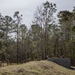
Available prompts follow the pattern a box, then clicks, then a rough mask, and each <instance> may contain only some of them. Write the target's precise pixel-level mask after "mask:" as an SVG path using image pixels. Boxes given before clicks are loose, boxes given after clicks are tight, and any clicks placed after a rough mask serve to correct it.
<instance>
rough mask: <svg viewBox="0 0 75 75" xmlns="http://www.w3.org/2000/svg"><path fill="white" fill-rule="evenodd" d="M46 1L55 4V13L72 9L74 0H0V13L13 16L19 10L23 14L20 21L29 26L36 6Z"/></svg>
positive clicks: (74, 3)
mask: <svg viewBox="0 0 75 75" xmlns="http://www.w3.org/2000/svg"><path fill="white" fill-rule="evenodd" d="M46 1H49V2H51V3H55V4H56V5H57V13H58V12H59V11H61V10H69V11H72V10H73V7H74V6H75V0H0V13H1V14H2V15H3V16H5V15H9V16H13V14H14V12H15V11H19V12H20V14H22V15H23V16H22V18H23V20H22V22H23V23H24V24H25V25H26V26H27V27H30V25H31V23H32V21H33V17H34V13H35V11H36V9H37V7H38V6H40V5H41V4H42V3H45V2H46Z"/></svg>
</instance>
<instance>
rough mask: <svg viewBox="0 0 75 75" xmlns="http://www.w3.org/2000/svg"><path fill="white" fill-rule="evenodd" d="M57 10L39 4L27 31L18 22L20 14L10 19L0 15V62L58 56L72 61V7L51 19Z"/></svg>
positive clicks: (74, 56) (74, 20)
mask: <svg viewBox="0 0 75 75" xmlns="http://www.w3.org/2000/svg"><path fill="white" fill-rule="evenodd" d="M57 10H58V9H57V5H56V4H55V3H50V2H48V1H46V2H45V3H42V4H41V6H39V7H37V9H36V11H35V12H34V19H33V21H32V25H31V27H30V28H27V26H26V25H25V24H23V23H22V16H23V14H20V11H15V12H14V13H13V17H11V16H9V15H5V16H3V15H2V13H0V61H2V62H6V63H7V64H12V63H17V64H19V63H25V62H28V61H34V60H46V59H47V58H48V57H60V56H62V55H64V57H68V58H71V59H75V7H74V8H73V10H72V11H68V10H63V11H60V12H58V14H57V18H55V17H54V14H55V13H56V11H57ZM57 20H58V21H57ZM57 22H58V23H57Z"/></svg>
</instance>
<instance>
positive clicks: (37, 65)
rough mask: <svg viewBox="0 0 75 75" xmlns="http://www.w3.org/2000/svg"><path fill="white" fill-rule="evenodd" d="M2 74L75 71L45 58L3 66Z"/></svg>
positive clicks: (70, 73)
mask: <svg viewBox="0 0 75 75" xmlns="http://www.w3.org/2000/svg"><path fill="white" fill-rule="evenodd" d="M0 75H75V71H73V70H69V69H66V68H64V67H62V66H59V65H57V64H55V63H53V62H50V61H46V60H45V61H33V62H28V63H25V64H22V65H12V66H7V67H1V68H0Z"/></svg>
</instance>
